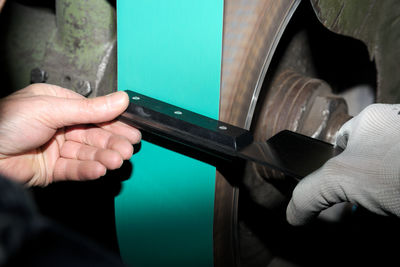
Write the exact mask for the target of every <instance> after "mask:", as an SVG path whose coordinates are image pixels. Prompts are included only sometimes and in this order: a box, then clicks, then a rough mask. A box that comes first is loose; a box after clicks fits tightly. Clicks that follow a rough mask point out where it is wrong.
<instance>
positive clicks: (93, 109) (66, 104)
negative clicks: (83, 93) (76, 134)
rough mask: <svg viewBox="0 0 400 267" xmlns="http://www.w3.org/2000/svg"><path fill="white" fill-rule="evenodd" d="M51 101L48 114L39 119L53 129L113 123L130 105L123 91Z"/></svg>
mask: <svg viewBox="0 0 400 267" xmlns="http://www.w3.org/2000/svg"><path fill="white" fill-rule="evenodd" d="M49 100H51V101H48V103H50V105H49V106H48V107H47V109H48V112H46V114H41V118H39V119H41V120H42V121H43V122H45V123H47V124H48V125H47V126H48V127H51V128H61V127H64V126H71V125H77V124H89V123H101V122H107V121H111V120H113V119H115V118H116V117H117V116H118V115H120V114H121V113H122V112H123V111H125V109H126V108H127V107H128V104H129V98H128V95H127V94H126V93H125V92H122V91H120V92H116V93H113V94H110V95H106V96H101V97H96V98H63V97H52V98H51V99H49Z"/></svg>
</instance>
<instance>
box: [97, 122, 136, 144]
mask: <svg viewBox="0 0 400 267" xmlns="http://www.w3.org/2000/svg"><path fill="white" fill-rule="evenodd" d="M96 125H97V126H99V127H100V128H102V129H104V130H107V131H109V132H111V133H114V134H117V135H120V136H123V137H126V138H127V139H128V140H129V141H130V142H131V143H132V144H137V143H139V142H140V140H141V139H142V134H141V133H140V131H139V130H138V129H136V128H133V127H132V126H129V125H126V124H125V123H123V122H120V121H111V122H105V123H99V124H96Z"/></svg>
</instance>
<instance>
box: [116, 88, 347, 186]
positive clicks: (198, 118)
mask: <svg viewBox="0 0 400 267" xmlns="http://www.w3.org/2000/svg"><path fill="white" fill-rule="evenodd" d="M126 92H127V93H128V95H129V99H130V103H129V106H128V108H127V110H126V111H125V112H124V113H123V114H122V115H121V116H120V117H119V118H118V119H119V120H121V121H123V122H125V123H127V124H129V125H131V126H133V127H136V128H138V129H139V130H141V131H142V132H143V133H144V134H150V135H151V136H157V137H159V138H162V139H164V140H165V141H167V142H169V143H171V142H172V143H174V144H177V145H179V146H184V147H186V148H188V149H191V150H195V151H198V152H200V153H205V154H207V155H211V156H213V157H215V158H218V159H224V160H227V161H233V160H235V159H244V160H249V161H253V162H256V163H259V164H263V165H266V166H268V167H271V168H274V169H277V170H279V171H281V172H283V173H285V174H287V175H289V176H292V177H293V178H295V179H301V178H303V177H305V176H307V175H308V174H310V173H311V172H313V171H315V170H316V169H318V168H320V167H321V166H322V165H323V164H324V163H325V162H326V161H327V160H328V159H330V158H332V157H334V156H336V155H338V154H339V153H340V152H342V150H341V149H340V148H338V147H334V146H333V145H332V144H329V143H326V142H323V141H320V140H317V139H314V138H311V137H308V136H305V135H301V134H298V133H295V132H292V131H288V130H284V131H282V132H279V133H278V134H276V135H275V136H273V137H271V138H270V139H268V140H267V141H266V142H255V141H254V140H253V135H252V133H251V132H250V131H248V130H246V129H242V128H239V127H236V126H234V125H230V124H227V123H224V122H221V121H218V120H214V119H212V118H209V117H206V116H202V115H200V114H198V113H194V112H191V111H189V110H186V109H183V108H180V107H177V106H174V105H171V104H168V103H165V102H162V101H159V100H156V99H154V98H151V97H148V96H145V95H142V94H139V93H137V92H133V91H129V90H127V91H126ZM150 142H151V140H150ZM178 152H179V151H178Z"/></svg>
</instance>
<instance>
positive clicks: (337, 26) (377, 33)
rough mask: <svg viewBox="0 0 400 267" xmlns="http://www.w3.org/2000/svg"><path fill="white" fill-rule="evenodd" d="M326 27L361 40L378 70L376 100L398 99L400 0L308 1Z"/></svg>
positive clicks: (399, 88) (392, 100)
mask: <svg viewBox="0 0 400 267" xmlns="http://www.w3.org/2000/svg"><path fill="white" fill-rule="evenodd" d="M311 3H312V5H313V8H314V10H315V12H316V14H317V16H318V18H319V20H320V21H321V22H322V23H323V24H324V26H325V27H327V28H328V29H330V30H332V31H334V32H336V33H339V34H343V35H347V36H351V37H354V38H356V39H360V40H362V41H363V42H364V43H365V44H366V46H367V47H368V51H369V54H370V58H371V60H375V62H376V67H377V72H378V77H377V81H378V92H377V93H378V95H377V97H378V98H377V100H378V102H386V103H398V102H399V101H400V76H399V75H398V70H399V69H400V60H399V59H400V49H399V47H400V1H398V0H385V1H379V0H353V1H347V0H333V1H319V0H311Z"/></svg>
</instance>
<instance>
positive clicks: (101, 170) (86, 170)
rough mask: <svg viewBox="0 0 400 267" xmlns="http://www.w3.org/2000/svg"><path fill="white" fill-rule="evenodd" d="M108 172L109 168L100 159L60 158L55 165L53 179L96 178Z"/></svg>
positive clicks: (76, 179) (81, 179) (83, 179)
mask: <svg viewBox="0 0 400 267" xmlns="http://www.w3.org/2000/svg"><path fill="white" fill-rule="evenodd" d="M106 172H107V168H106V167H105V166H104V165H102V164H101V163H100V162H98V161H82V160H77V159H66V158H59V159H58V160H57V161H56V163H55V165H54V172H53V179H54V182H56V181H66V180H68V181H85V180H94V179H97V178H99V177H101V176H104V175H105V174H106Z"/></svg>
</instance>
